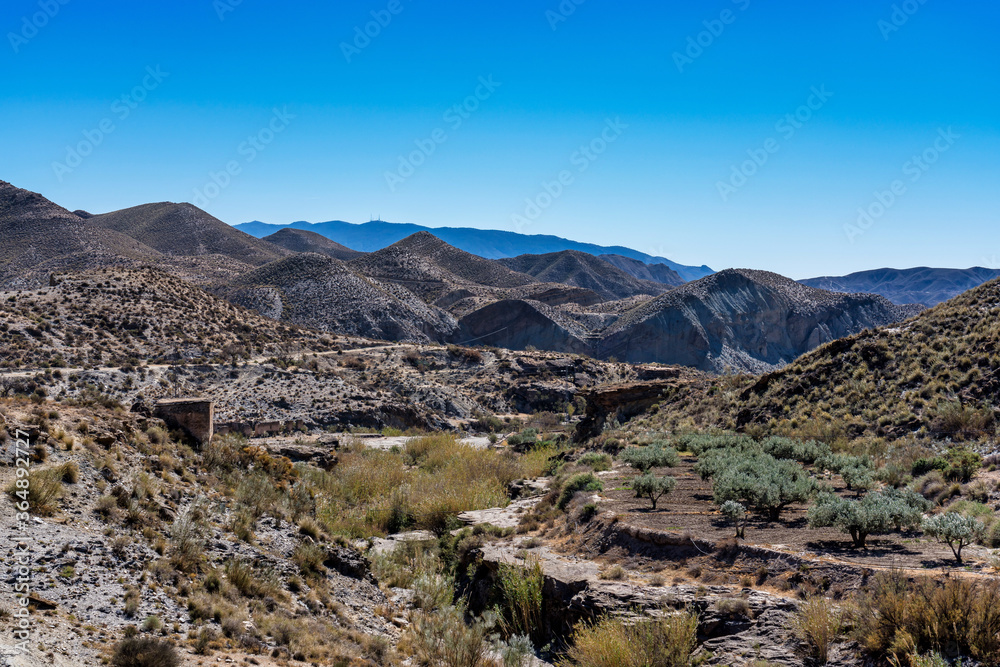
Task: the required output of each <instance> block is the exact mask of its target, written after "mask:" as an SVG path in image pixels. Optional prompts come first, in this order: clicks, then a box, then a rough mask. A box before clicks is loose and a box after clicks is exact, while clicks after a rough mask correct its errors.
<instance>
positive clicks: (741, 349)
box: [597, 269, 917, 372]
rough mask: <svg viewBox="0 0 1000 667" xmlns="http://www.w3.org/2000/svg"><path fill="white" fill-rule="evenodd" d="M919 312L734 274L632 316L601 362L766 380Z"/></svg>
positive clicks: (614, 330) (606, 342)
mask: <svg viewBox="0 0 1000 667" xmlns="http://www.w3.org/2000/svg"><path fill="white" fill-rule="evenodd" d="M916 310H917V309H916V308H906V307H901V306H895V305H893V304H891V303H890V302H889V301H887V300H886V299H885V298H883V297H879V296H873V295H861V294H834V293H831V292H825V291H822V290H817V289H814V288H810V287H806V286H804V285H800V284H799V283H796V282H794V281H792V280H789V279H788V278H784V277H782V276H779V275H777V274H774V273H768V272H765V271H752V270H747V269H729V270H726V271H723V272H721V273H717V274H715V275H712V276H709V277H708V278H703V279H701V280H698V281H695V282H693V283H689V284H687V285H684V286H682V287H679V288H677V289H674V290H672V291H670V292H667V293H666V294H664V295H662V296H660V297H657V298H656V299H655V300H652V301H650V302H648V303H644V304H642V305H640V306H638V307H637V308H634V309H632V310H630V311H628V312H627V313H625V314H623V315H622V317H621V318H620V319H619V320H618V321H617V322H615V323H614V324H613V325H612V326H610V327H609V328H608V329H607V330H606V331H604V332H603V336H602V340H601V341H600V343H599V344H598V346H597V349H598V350H599V352H600V355H601V356H604V357H608V356H614V357H616V358H618V359H622V360H627V361H633V362H640V361H659V362H663V363H673V364H682V365H685V366H693V367H695V368H699V369H702V370H712V371H717V372H721V371H724V370H726V369H727V368H728V369H731V370H737V371H750V372H761V371H766V370H769V369H774V368H777V367H780V366H782V365H784V364H787V363H788V362H790V361H792V360H793V359H795V358H796V357H798V356H799V355H801V354H803V353H805V352H807V351H809V350H810V349H812V348H814V347H817V346H819V345H822V344H823V343H827V342H829V341H831V340H834V339H836V338H840V337H842V336H847V335H851V334H853V333H857V332H859V331H861V330H863V329H866V328H870V327H876V326H881V325H883V324H889V323H892V322H898V321H900V320H903V319H905V318H906V317H908V316H910V315H912V314H915V312H916Z"/></svg>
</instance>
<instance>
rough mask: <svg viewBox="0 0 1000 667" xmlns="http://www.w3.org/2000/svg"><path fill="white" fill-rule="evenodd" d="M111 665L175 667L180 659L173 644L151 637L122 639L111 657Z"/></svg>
mask: <svg viewBox="0 0 1000 667" xmlns="http://www.w3.org/2000/svg"><path fill="white" fill-rule="evenodd" d="M111 665H112V666H113V667H177V666H178V665H180V659H179V658H178V656H177V651H176V650H175V649H174V647H173V644H170V643H168V642H165V641H160V640H158V639H153V638H151V637H131V638H128V639H123V640H122V641H121V642H119V643H118V645H117V646H115V652H114V655H113V656H112V657H111Z"/></svg>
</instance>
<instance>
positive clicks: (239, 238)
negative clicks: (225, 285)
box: [86, 202, 288, 266]
mask: <svg viewBox="0 0 1000 667" xmlns="http://www.w3.org/2000/svg"><path fill="white" fill-rule="evenodd" d="M86 224H87V225H89V226H91V227H94V228H103V229H108V230H112V231H115V232H119V233H121V234H125V235H127V236H131V237H132V238H134V239H136V240H137V241H140V242H142V243H144V244H146V245H148V246H150V247H152V248H155V249H157V250H159V251H160V252H162V253H163V254H165V255H170V256H187V257H199V256H204V255H222V256H225V257H228V258H230V259H234V260H237V261H240V262H243V263H245V264H249V265H250V266H260V265H262V264H267V263H268V262H273V261H275V260H277V259H280V258H281V257H284V256H286V255H287V254H288V252H287V251H285V250H284V249H282V248H278V247H276V246H274V245H272V244H270V243H267V242H265V241H261V240H260V239H256V238H254V237H252V236H250V235H249V234H246V233H245V232H241V231H240V230H238V229H236V228H234V227H230V226H229V225H227V224H226V223H224V222H222V221H221V220H219V219H218V218H215V217H213V216H211V215H209V214H208V213H206V212H205V211H202V210H201V209H200V208H198V207H196V206H193V205H191V204H174V203H172V202H161V203H158V204H143V205H142V206H134V207H132V208H126V209H122V210H120V211H115V212H113V213H105V214H103V215H95V216H93V217H91V218H89V219H88V220H87V223H86Z"/></svg>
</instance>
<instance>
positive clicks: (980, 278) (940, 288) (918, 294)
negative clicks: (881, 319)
mask: <svg viewBox="0 0 1000 667" xmlns="http://www.w3.org/2000/svg"><path fill="white" fill-rule="evenodd" d="M998 276H1000V269H984V268H983V267H981V266H977V267H973V268H971V269H933V268H928V267H926V266H923V267H919V268H915V269H875V270H873V271H859V272H857V273H852V274H849V275H846V276H825V277H822V278H809V279H807V280H800V281H799V282H801V283H802V284H803V285H809V286H810V287H817V288H819V289H825V290H830V291H831V292H853V293H857V292H865V293H869V294H881V295H882V296H884V297H885V298H887V299H889V301H892V302H893V303H897V304H907V303H919V304H923V305H925V306H928V307H930V306H936V305H937V304H939V303H941V302H942V301H947V300H948V299H951V298H953V297H956V296H958V295H959V294H961V293H962V292H965V291H966V290H970V289H972V288H974V287H979V286H980V285H982V284H983V283H985V282H987V281H989V280H993V279H994V278H996V277H998Z"/></svg>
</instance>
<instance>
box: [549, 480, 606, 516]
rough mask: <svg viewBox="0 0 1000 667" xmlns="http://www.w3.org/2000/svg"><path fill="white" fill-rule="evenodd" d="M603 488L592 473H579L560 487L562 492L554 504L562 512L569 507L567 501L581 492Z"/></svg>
mask: <svg viewBox="0 0 1000 667" xmlns="http://www.w3.org/2000/svg"><path fill="white" fill-rule="evenodd" d="M603 488H604V485H603V484H601V480H599V479H597V477H595V476H594V474H593V473H589V472H581V473H578V474H576V475H573V476H572V477H570V478H569V479H568V480H566V483H565V484H563V485H562V490H561V491H560V492H559V500H558V501H557V502H556V506H557V507H558V508H559V509H561V510H564V509H566V506H567V505H569V501H570V500H572V499H573V496H574V495H575V494H577V493H579V492H581V491H600V490H602V489H603Z"/></svg>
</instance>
